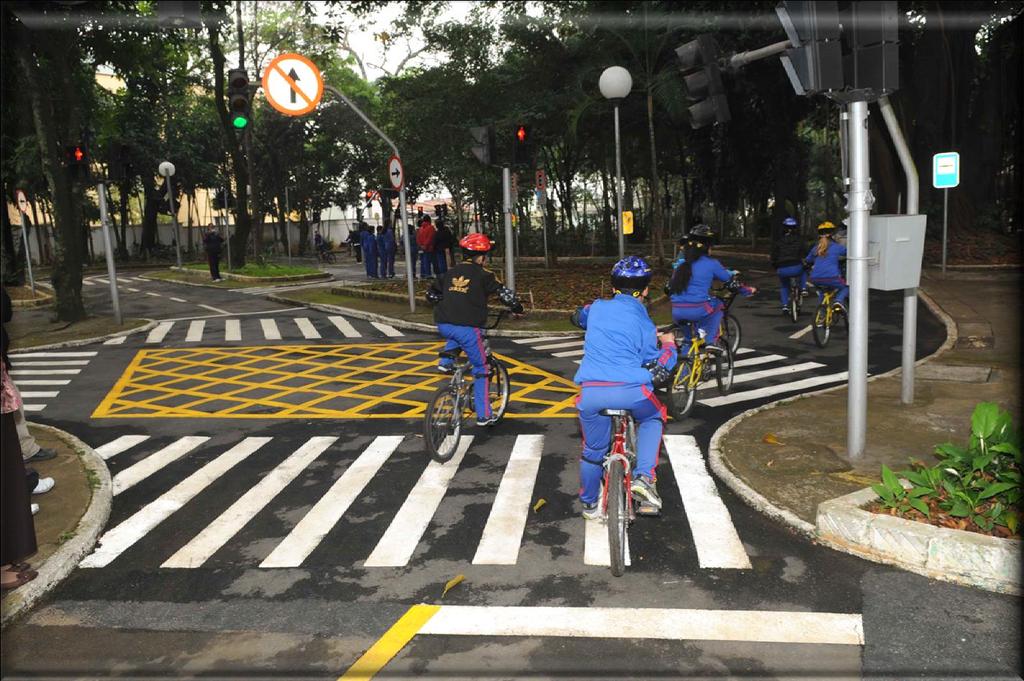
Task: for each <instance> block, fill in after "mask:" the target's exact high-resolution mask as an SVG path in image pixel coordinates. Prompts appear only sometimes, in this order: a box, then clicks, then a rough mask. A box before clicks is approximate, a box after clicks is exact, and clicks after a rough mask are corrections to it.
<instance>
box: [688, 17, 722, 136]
mask: <svg viewBox="0 0 1024 681" xmlns="http://www.w3.org/2000/svg"><path fill="white" fill-rule="evenodd" d="M718 56H719V49H718V43H717V42H715V39H714V38H713V37H711V36H710V35H700V36H697V38H696V39H695V40H691V41H690V42H688V43H685V44H683V45H680V46H679V47H677V48H676V57H677V58H678V59H679V70H680V71H681V72H682V74H683V87H684V88H685V90H686V95H687V97H688V98H689V99H690V101H691V102H693V104H691V105H690V107H689V113H690V126H691V127H693V129H694V130H697V129H698V128H703V127H704V126H705V125H708V124H710V123H727V122H729V121H730V120H731V119H732V117H731V116H730V114H729V102H728V100H727V99H726V96H725V86H724V85H723V84H722V73H721V70H720V69H719V67H718Z"/></svg>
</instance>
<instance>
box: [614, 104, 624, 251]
mask: <svg viewBox="0 0 1024 681" xmlns="http://www.w3.org/2000/svg"><path fill="white" fill-rule="evenodd" d="M615 226H616V228H617V229H618V230H619V260H622V259H623V258H625V257H626V234H625V233H624V232H623V231H622V149H621V145H620V143H619V105H618V104H616V105H615Z"/></svg>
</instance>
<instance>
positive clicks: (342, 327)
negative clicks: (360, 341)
mask: <svg viewBox="0 0 1024 681" xmlns="http://www.w3.org/2000/svg"><path fill="white" fill-rule="evenodd" d="M327 320H328V321H329V322H330V323H331V324H334V325H335V326H336V327H338V331H341V334H342V335H343V336H345V338H359V336H361V335H362V334H360V333H359V332H358V331H356V327H354V326H352V324H351V323H349V321H348V320H347V319H345V318H344V317H338V316H331V317H328V318H327Z"/></svg>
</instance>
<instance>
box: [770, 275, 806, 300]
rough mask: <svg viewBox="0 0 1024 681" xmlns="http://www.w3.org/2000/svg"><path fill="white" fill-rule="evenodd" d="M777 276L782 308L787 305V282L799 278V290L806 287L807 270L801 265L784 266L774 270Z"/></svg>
mask: <svg viewBox="0 0 1024 681" xmlns="http://www.w3.org/2000/svg"><path fill="white" fill-rule="evenodd" d="M775 273H776V274H778V275H779V284H780V287H779V298H780V299H781V300H782V307H786V306H787V305H789V282H790V280H791V279H792V278H793V277H800V283H799V286H800V288H803V287H804V286H806V285H807V270H805V269H804V266H803V265H786V266H785V267H780V268H779V269H777V270H775Z"/></svg>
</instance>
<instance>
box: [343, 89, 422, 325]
mask: <svg viewBox="0 0 1024 681" xmlns="http://www.w3.org/2000/svg"><path fill="white" fill-rule="evenodd" d="M324 90H327V91H328V92H330V93H331V94H332V95H334V96H335V97H337V98H338V99H340V100H341V101H342V102H344V103H345V104H346V105H348V108H350V109H352V110H353V111H355V112H356V114H358V115H359V117H360V118H362V119H363V122H364V123H366V124H367V125H368V126H370V129H371V130H373V131H374V132H375V133H377V134H378V135H379V136H380V138H381V139H382V140H384V142H385V143H386V144H387V145H388V146H389V147H391V151H393V152H394V153H395V156H397V157H398V158H402V155H401V154H400V153H398V147H397V146H396V145H395V143H394V142H392V141H391V138H389V137H388V136H387V135H385V134H384V133H383V132H382V131H381V129H380V128H378V127H377V126H376V125H374V124H373V121H371V120H370V119H369V118H367V117H366V114H364V113H363V112H362V111H360V110H359V107H357V106H356V105H355V104H354V103H353V102H352V100H350V99H349V98H348V97H346V96H345V95H343V94H342V93H341V91H340V90H338V88H336V87H334V86H333V85H328V84H327V83H324ZM398 205H399V210H400V211H401V213H402V234H403V237H402V239H403V241H404V242H405V280H406V283H407V284H408V288H409V311H410V312H415V311H416V285H415V284H414V283H413V280H412V272H413V271H412V251H411V250H410V244H409V229H408V227H407V225H408V223H409V217H408V215H407V213H406V210H405V178H403V179H402V187H401V189H399V191H398Z"/></svg>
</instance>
